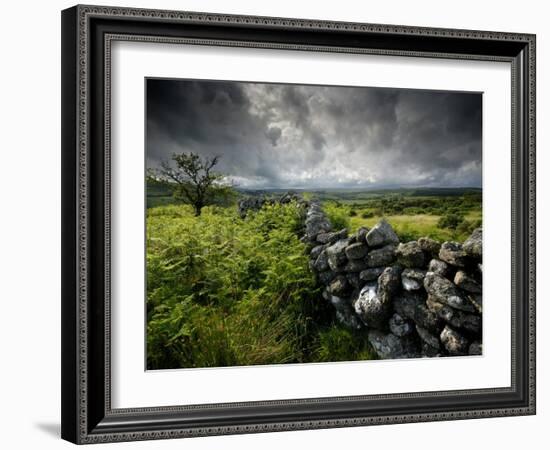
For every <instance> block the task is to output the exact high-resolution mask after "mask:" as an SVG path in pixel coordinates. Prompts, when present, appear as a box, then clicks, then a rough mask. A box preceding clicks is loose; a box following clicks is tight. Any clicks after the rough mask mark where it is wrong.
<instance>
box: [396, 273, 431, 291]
mask: <svg viewBox="0 0 550 450" xmlns="http://www.w3.org/2000/svg"><path fill="white" fill-rule="evenodd" d="M425 276H426V271H425V270H422V269H405V270H404V271H403V273H401V285H402V286H403V289H405V290H406V291H416V290H418V289H420V288H421V287H422V286H423V283H424V277H425Z"/></svg>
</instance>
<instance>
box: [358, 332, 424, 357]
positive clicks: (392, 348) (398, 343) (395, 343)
mask: <svg viewBox="0 0 550 450" xmlns="http://www.w3.org/2000/svg"><path fill="white" fill-rule="evenodd" d="M368 340H369V342H370V344H371V346H372V348H373V349H374V351H375V352H376V354H377V355H378V357H379V358H380V359H400V358H416V357H418V356H419V353H418V350H417V349H416V348H415V346H414V343H413V341H412V340H410V339H407V337H404V338H399V337H398V336H396V335H394V334H392V333H388V334H386V333H383V332H381V331H378V330H371V331H369V334H368Z"/></svg>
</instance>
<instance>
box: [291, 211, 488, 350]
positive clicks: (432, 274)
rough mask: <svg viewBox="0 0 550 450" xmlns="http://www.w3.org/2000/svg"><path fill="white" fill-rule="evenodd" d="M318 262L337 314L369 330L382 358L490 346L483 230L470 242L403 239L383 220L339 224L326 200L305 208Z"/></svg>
mask: <svg viewBox="0 0 550 450" xmlns="http://www.w3.org/2000/svg"><path fill="white" fill-rule="evenodd" d="M305 217H306V219H305V236H304V237H303V238H302V240H303V241H304V242H306V243H308V245H309V249H310V250H309V251H310V267H311V269H312V271H313V272H314V273H315V274H316V277H317V280H318V283H319V284H320V285H321V286H322V288H323V298H324V299H325V300H326V301H328V302H330V304H332V305H333V306H334V308H335V310H336V311H335V312H336V318H337V319H338V320H339V321H340V322H342V323H343V324H344V325H346V326H349V327H350V328H353V329H356V330H360V332H362V333H365V335H366V336H367V338H368V340H369V342H370V344H371V346H372V348H373V350H374V351H375V352H376V354H377V355H378V357H379V358H382V359H394V358H416V357H436V356H460V355H480V354H481V353H482V301H481V300H482V296H481V293H482V272H481V267H482V247H483V246H482V231H481V228H479V229H476V230H475V231H474V232H473V233H472V235H471V236H470V237H469V238H468V239H467V240H466V241H465V242H464V243H463V244H460V243H458V242H443V243H439V242H437V241H435V240H433V239H430V238H427V237H424V238H420V239H418V241H410V242H403V243H400V242H399V239H398V237H397V234H396V233H395V231H394V230H393V229H392V227H391V225H390V224H389V223H388V222H387V221H385V220H381V221H380V222H379V223H378V224H376V225H375V226H374V227H373V228H372V229H370V230H369V229H367V228H364V227H363V228H360V229H359V230H358V231H357V232H356V233H354V234H353V235H348V232H347V230H333V229H332V226H331V223H330V221H329V220H328V218H327V216H326V215H325V214H324V212H323V210H322V208H321V205H320V204H319V203H318V202H315V201H312V202H310V203H309V204H308V205H307V213H306V215H305Z"/></svg>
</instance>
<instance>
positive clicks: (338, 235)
mask: <svg viewBox="0 0 550 450" xmlns="http://www.w3.org/2000/svg"><path fill="white" fill-rule="evenodd" d="M347 237H348V230H347V229H346V228H343V229H342V230H340V231H334V232H329V233H319V234H318V235H317V242H320V243H321V244H334V243H335V242H336V241H339V240H340V239H345V238H347Z"/></svg>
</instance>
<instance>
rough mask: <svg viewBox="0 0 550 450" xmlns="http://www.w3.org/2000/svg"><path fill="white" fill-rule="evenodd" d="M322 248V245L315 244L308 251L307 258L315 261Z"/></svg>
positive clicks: (323, 247)
mask: <svg viewBox="0 0 550 450" xmlns="http://www.w3.org/2000/svg"><path fill="white" fill-rule="evenodd" d="M324 249H325V246H324V245H316V246H315V247H313V248H312V249H311V251H310V252H309V258H310V259H312V260H313V261H315V260H316V259H317V258H318V257H319V255H320V254H321V252H322V251H323V250H324Z"/></svg>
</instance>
